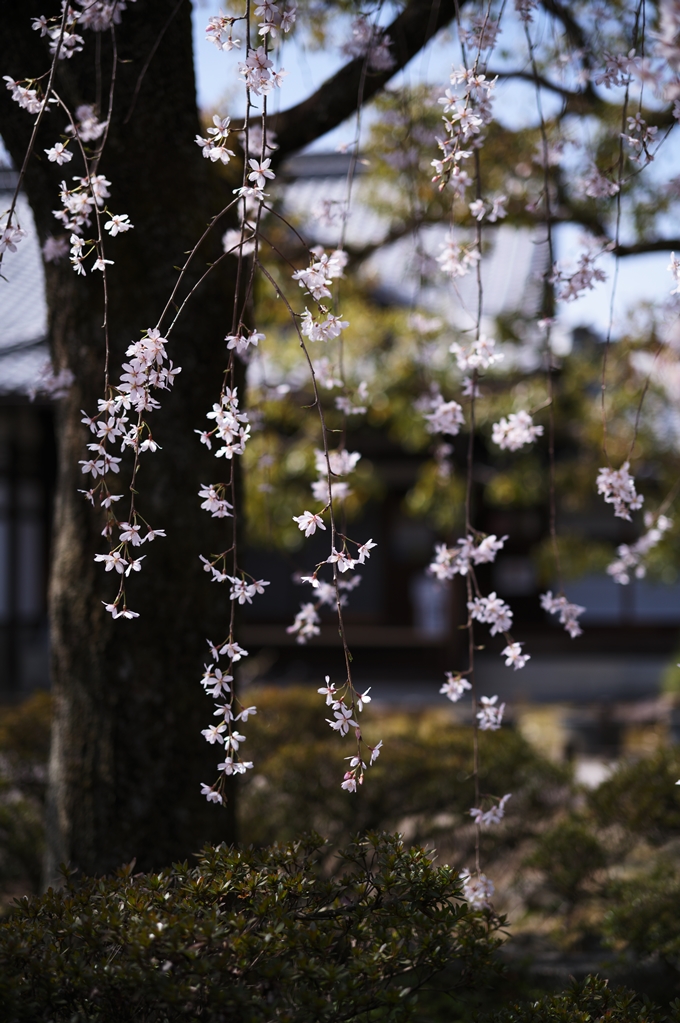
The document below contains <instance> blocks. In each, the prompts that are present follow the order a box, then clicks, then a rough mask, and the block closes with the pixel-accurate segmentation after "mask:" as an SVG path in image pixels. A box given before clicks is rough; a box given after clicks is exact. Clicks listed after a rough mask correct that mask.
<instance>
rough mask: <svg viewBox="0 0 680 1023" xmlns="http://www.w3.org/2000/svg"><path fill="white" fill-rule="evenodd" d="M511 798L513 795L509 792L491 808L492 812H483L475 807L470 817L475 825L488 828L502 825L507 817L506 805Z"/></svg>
mask: <svg viewBox="0 0 680 1023" xmlns="http://www.w3.org/2000/svg"><path fill="white" fill-rule="evenodd" d="M511 797H512V793H511V792H507V793H506V794H505V795H504V796H503V798H502V799H500V800H499V801H498V803H497V804H496V805H495V806H492V807H491V809H490V810H481V809H479V808H478V807H476V806H473V807H472V809H471V810H470V816H471V817H472V819H473V820H474V822H475V824H479V825H481V826H482V827H488V826H489V825H490V824H500V822H501V821H502V820H503V818H504V817H505V804H506V803H507V801H508V799H510V798H511Z"/></svg>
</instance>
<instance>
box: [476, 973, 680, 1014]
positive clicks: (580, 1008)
mask: <svg viewBox="0 0 680 1023" xmlns="http://www.w3.org/2000/svg"><path fill="white" fill-rule="evenodd" d="M670 1008H671V1012H670V1015H667V1014H666V1013H664V1012H662V1011H661V1010H660V1009H658V1008H657V1007H656V1006H654V1005H652V1004H651V1003H650V1002H649V1001H648V1000H647V999H646V998H641V997H640V996H639V995H637V994H635V992H634V991H630V990H628V989H626V988H610V987H609V985H608V984H607V981H606V980H603V979H602V978H601V977H592V976H589V977H586V979H585V980H583V981H581V982H577V981H572V983H571V985H570V987H569V988H568V989H567V990H566V991H562V992H560V993H559V994H554V995H545V996H544V997H543V998H540V999H539V1000H537V1001H535V1002H531V1003H529V1004H519V1005H508V1006H506V1007H504V1008H503V1009H502V1010H501V1011H500V1012H497V1013H495V1014H494V1015H493V1017H491V1019H492V1020H493V1023H596V1021H597V1023H600V1021H604V1020H606V1021H607V1023H657V1021H658V1023H662V1021H665V1020H677V1019H678V1018H680V1004H679V1003H674V1004H673V1005H672V1006H671V1007H670Z"/></svg>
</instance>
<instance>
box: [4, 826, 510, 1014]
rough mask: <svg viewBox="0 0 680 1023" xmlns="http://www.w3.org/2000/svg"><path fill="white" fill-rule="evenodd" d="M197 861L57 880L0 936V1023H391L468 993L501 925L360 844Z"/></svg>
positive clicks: (416, 863)
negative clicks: (434, 998)
mask: <svg viewBox="0 0 680 1023" xmlns="http://www.w3.org/2000/svg"><path fill="white" fill-rule="evenodd" d="M324 853H325V854H326V855H328V849H327V847H326V846H325V844H324V842H323V841H322V840H321V839H319V838H317V837H311V838H306V839H304V840H302V841H299V842H295V843H293V844H291V845H289V846H286V847H279V846H274V847H272V848H269V849H264V850H254V849H248V850H240V851H239V850H235V849H230V848H226V847H224V846H221V847H217V848H206V849H204V850H203V852H202V854H201V855H200V858H199V862H198V865H197V866H196V867H193V868H189V867H188V865H187V864H186V863H184V864H179V865H175V866H174V867H172V869H170V870H166V871H163V872H162V873H160V874H140V875H136V876H132V875H131V872H130V871H129V870H127V871H121V872H119V874H118V875H117V876H115V877H113V878H102V879H91V878H84V879H80V880H76V879H73V878H69V879H67V881H66V884H65V887H64V888H63V889H61V890H53V889H50V890H49V891H48V892H47V894H45V895H44V896H42V897H40V898H35V899H22V900H20V901H19V902H18V903H17V904H16V907H15V909H14V911H13V912H12V914H11V916H10V917H9V918H8V919H6V920H5V921H4V922H3V923H2V924H1V925H0V1005H2V1006H3V1015H2V1019H3V1021H7V1023H10V1021H11V1023H24V1021H26V1023H28V1021H30V1023H34V1021H36V1020H41V1021H44V1023H47V1021H53V1023H67V1021H68V1023H85V1021H97V1023H128V1021H130V1023H131V1021H135V1023H136V1021H144V1023H169V1021H174V1020H201V1021H214V1023H217V1021H220V1023H221V1021H227V1020H229V1021H233V1020H238V1021H239V1023H264V1021H272V1020H276V1021H282V1023H286V1021H291V1023H293V1021H295V1023H326V1021H328V1023H330V1021H331V1020H332V1021H338V1020H379V1019H385V1020H387V1019H389V1020H390V1023H391V1021H401V1020H405V1019H408V1018H409V1017H410V1016H411V1015H412V1013H413V1010H414V1004H415V1000H416V995H417V993H418V992H419V990H421V989H423V988H425V987H427V986H428V985H430V984H432V983H433V981H434V980H435V978H436V977H437V976H438V975H439V976H441V975H442V974H444V973H445V978H446V979H445V984H446V987H447V990H450V991H451V992H454V991H458V990H462V989H464V988H465V987H470V986H473V985H478V984H479V983H480V982H483V978H484V976H485V972H486V971H487V970H489V969H491V968H492V961H491V953H492V951H493V950H494V949H495V948H496V947H497V946H498V944H499V943H500V939H499V937H498V931H499V928H500V926H502V924H503V921H502V920H499V919H498V918H497V917H494V916H493V915H492V914H491V913H490V912H489V911H476V912H473V911H471V910H470V908H469V907H468V905H467V903H466V902H465V901H464V900H463V898H462V894H461V883H460V880H459V879H458V876H457V873H456V872H455V871H453V870H452V869H451V868H449V867H436V866H434V865H433V864H432V862H431V859H430V858H429V856H428V854H427V853H425V852H424V851H423V850H422V849H406V848H405V847H404V844H403V843H402V841H401V839H400V838H399V837H398V836H387V835H370V836H367V837H366V838H364V839H362V840H360V841H356V842H355V843H353V844H352V845H350V846H349V847H348V848H347V849H345V850H344V852H342V853H341V854H340V855H339V859H340V862H339V863H338V864H334V869H333V872H332V874H329V873H328V872H327V871H324V869H322V868H323V867H324V866H325V867H326V868H328V866H329V864H328V863H326V864H324V863H323V857H324Z"/></svg>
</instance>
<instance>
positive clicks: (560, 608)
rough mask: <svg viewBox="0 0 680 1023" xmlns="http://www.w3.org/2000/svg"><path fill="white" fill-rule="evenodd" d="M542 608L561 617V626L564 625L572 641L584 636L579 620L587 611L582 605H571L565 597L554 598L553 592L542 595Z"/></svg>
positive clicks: (549, 591)
mask: <svg viewBox="0 0 680 1023" xmlns="http://www.w3.org/2000/svg"><path fill="white" fill-rule="evenodd" d="M541 607H542V608H543V610H544V611H547V612H548V614H551V615H559V616H560V625H563V626H564V628H565V629H566V631H567V632H568V633H569V635H570V636H571V638H572V639H576V637H577V636H581V635H582V634H583V629H582V628H581V626H580V625H579V622H578V618H579V616H580V615H582V614H583V612H584V611H585V608H584V607H581V605H580V604H571V603H570V602H569V601H568V600H567V598H566V597H565V596H560V597H553V595H552V590H548V591H547V593H542V594H541Z"/></svg>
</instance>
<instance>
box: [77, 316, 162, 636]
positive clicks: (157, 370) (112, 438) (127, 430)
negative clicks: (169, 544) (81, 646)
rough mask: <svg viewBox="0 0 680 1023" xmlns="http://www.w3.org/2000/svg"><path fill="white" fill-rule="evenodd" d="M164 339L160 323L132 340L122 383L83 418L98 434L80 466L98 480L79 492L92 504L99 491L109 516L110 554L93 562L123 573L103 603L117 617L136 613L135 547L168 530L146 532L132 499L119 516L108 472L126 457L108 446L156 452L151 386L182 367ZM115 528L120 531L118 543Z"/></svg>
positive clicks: (137, 564) (137, 563)
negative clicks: (130, 590) (127, 582)
mask: <svg viewBox="0 0 680 1023" xmlns="http://www.w3.org/2000/svg"><path fill="white" fill-rule="evenodd" d="M166 344H167V339H166V338H164V337H161V335H160V331H159V330H158V329H157V328H153V329H151V328H150V329H149V330H147V331H146V335H145V337H143V338H142V339H141V340H140V341H134V342H132V343H131V344H130V346H129V347H128V349H127V351H126V355H127V357H128V358H129V361H128V362H125V363H123V372H122V373H121V376H120V380H119V383H118V386H117V387H115V388H112V389H111V390H112V396H111V397H109V398H104V399H100V400H99V402H98V411H97V414H96V415H95V416H89V415H88V414H87V413H86V412H83V417H84V418H83V420H82V422H83V423H85V424H86V425H87V426H88V427H89V429H90V432H91V433H93V434H94V435H95V437H94V441H93V443H90V444H88V445H87V447H88V450H89V451H90V452H91V457H90V458H89V459H81V461H80V465H81V467H82V471H83V473H88V474H91V475H92V477H93V479H94V481H95V484H94V485H93V487H92V488H91V489H90V490H87V491H85V490H83V491H81V492H82V493H83V494H85V496H86V498H87V499H88V500H89V501H90V503H91V504H92V505H93V506H94V503H95V496H99V504H100V507H102V508H104V509H105V510H106V514H107V519H106V525H105V527H104V530H103V534H102V535H103V536H106V537H107V538H109V541H110V544H111V546H110V550H109V553H108V554H97V555H96V556H95V561H101V562H103V563H104V565H105V570H106V571H107V572H110V571H112V570H114V569H115V571H116V572H118V573H119V574H120V575H121V580H120V587H119V591H118V594H117V596H116V599H115V600H114V601H113V602H112V603H109V604H105V607H106V610H107V611H109V612H110V613H111V614H112V615H113V617H114V618H118V617H121V616H122V617H125V618H132V617H137V615H136V613H135V612H132V611H129V610H128V609H127V605H126V600H125V587H124V578H127V577H128V576H129V575H130V573H131V572H133V571H134V572H139V571H140V570H141V567H142V566H141V562H142V559H141V558H134V557H132V554H131V550H132V548H135V547H139V546H141V544H142V543H145V542H146V541H147V540H149V541H150V540H154V539H155V538H156V537H158V536H165V531H164V530H162V529H152V528H151V527H149V526H147V531H146V533H145V534H144V535H142V532H141V529H142V524H145V525H146V523H144V520H143V519H141V520H139V519H138V515H137V512H136V511H135V510H134V500H133V502H132V505H131V508H132V511H131V513H130V515H129V517H128V520H127V521H121V520H120V519H118V517H117V515H116V513H115V505H116V503H117V502H118V501H119V500H121V498H122V496H123V495H122V494H112V493H111V492H110V490H109V487H108V484H107V482H106V479H105V477H106V476H107V475H108V474H109V473H114V474H118V473H119V472H120V463H121V461H122V459H121V458H120V457H117V456H115V455H113V454H112V453H111V451H110V450H109V445H111V444H113V445H115V444H119V445H120V450H121V453H122V452H124V450H125V449H126V448H128V447H129V448H131V449H132V450H133V451H134V452H135V455H136V457H139V455H140V454H141V453H143V452H146V451H151V452H154V451H156V450H157V449H158V444H157V443H156V441H155V440H154V439H153V436H152V433H151V430H150V428H149V425H148V423H147V422H146V420H145V419H144V418H143V416H144V414H146V413H149V412H151V411H153V410H154V409H156V408H159V403H158V401H157V400H156V399H155V398H153V397H152V396H151V391H152V390H157V389H160V390H168V389H169V388H171V387H172V385H173V383H174V379H175V377H176V375H177V374H178V373H179V372H180V369H179V367H176V366H173V364H172V361H171V360H169V359H168V357H167V353H166V350H165V346H166ZM131 410H134V411H135V412H136V413H137V422H136V423H131V422H130V418H129V416H128V415H127V414H126V413H128V412H129V411H131ZM115 532H119V536H118V541H117V542H116V540H115V537H114V533H115Z"/></svg>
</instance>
